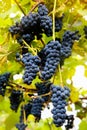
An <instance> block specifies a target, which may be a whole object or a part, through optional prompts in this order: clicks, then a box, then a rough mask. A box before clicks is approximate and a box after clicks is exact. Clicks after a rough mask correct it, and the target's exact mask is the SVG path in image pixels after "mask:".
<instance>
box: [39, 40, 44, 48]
mask: <svg viewBox="0 0 87 130" xmlns="http://www.w3.org/2000/svg"><path fill="white" fill-rule="evenodd" d="M40 41H41V43H42V44H43V46H44V47H45V43H44V41H43V39H40Z"/></svg>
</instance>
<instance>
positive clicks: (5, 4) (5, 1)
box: [0, 0, 11, 13]
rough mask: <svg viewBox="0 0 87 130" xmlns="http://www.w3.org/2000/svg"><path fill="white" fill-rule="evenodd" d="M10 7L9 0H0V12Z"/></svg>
mask: <svg viewBox="0 0 87 130" xmlns="http://www.w3.org/2000/svg"><path fill="white" fill-rule="evenodd" d="M10 7H11V0H1V1H0V12H2V13H3V12H5V11H7V10H8V9H9V8H10Z"/></svg>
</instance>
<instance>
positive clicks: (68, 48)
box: [60, 31, 80, 65]
mask: <svg viewBox="0 0 87 130" xmlns="http://www.w3.org/2000/svg"><path fill="white" fill-rule="evenodd" d="M79 38H80V35H79V34H78V31H75V32H71V31H65V33H64V35H63V38H62V45H61V49H60V57H61V62H60V64H61V65H63V63H64V60H65V59H66V58H68V57H69V56H71V53H72V47H73V44H74V41H75V40H79Z"/></svg>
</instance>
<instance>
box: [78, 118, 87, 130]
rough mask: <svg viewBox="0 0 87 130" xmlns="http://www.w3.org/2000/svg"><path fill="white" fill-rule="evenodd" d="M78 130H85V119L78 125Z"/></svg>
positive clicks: (86, 127)
mask: <svg viewBox="0 0 87 130" xmlns="http://www.w3.org/2000/svg"><path fill="white" fill-rule="evenodd" d="M79 130H87V118H85V119H83V120H82V121H81V123H80V125H79Z"/></svg>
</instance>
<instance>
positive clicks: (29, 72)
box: [0, 4, 80, 130]
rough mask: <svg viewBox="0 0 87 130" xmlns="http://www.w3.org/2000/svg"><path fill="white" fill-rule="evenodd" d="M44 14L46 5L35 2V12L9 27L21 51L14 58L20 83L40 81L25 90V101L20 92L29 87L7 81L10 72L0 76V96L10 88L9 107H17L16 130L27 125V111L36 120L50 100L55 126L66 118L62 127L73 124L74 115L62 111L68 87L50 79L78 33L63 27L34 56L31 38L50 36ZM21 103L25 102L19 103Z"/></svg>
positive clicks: (60, 19) (57, 20)
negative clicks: (21, 70) (19, 68)
mask: <svg viewBox="0 0 87 130" xmlns="http://www.w3.org/2000/svg"><path fill="white" fill-rule="evenodd" d="M48 14H49V11H48V9H47V8H46V6H45V5H44V4H39V5H38V7H37V12H30V13H29V14H28V15H26V16H23V17H22V19H21V21H20V22H16V23H15V25H13V26H11V27H10V28H9V32H10V33H11V36H12V37H13V38H14V37H15V38H16V40H17V43H18V44H19V45H20V46H21V51H20V52H21V53H17V54H16V60H17V62H19V63H21V64H22V65H23V67H24V73H23V77H22V79H23V83H24V84H27V85H28V86H30V85H32V83H33V81H34V80H35V79H36V78H38V79H39V80H40V82H37V83H35V87H36V90H35V92H32V94H30V93H28V96H29V100H28V101H26V99H25V96H24V94H25V93H26V92H29V91H30V90H29V88H24V87H21V86H20V85H19V86H18V87H17V88H15V87H14V86H13V85H12V84H11V81H10V77H11V76H10V75H11V74H10V73H5V74H1V75H0V95H2V96H4V95H5V93H6V90H7V89H8V86H9V87H11V89H12V90H11V91H10V92H11V94H10V96H9V100H10V108H11V109H12V110H13V111H15V112H17V110H18V108H19V107H20V106H21V112H20V120H19V123H18V124H16V127H17V128H18V130H25V128H26V127H27V124H25V122H24V119H25V118H26V120H27V118H28V116H29V115H30V114H32V115H33V116H34V117H35V121H39V120H40V119H41V111H42V110H43V109H44V108H45V107H46V105H45V104H47V105H48V104H49V103H50V102H52V104H53V109H52V111H51V112H52V115H53V123H54V124H55V126H56V127H60V126H62V125H63V124H64V123H65V121H67V122H68V124H67V125H66V126H65V127H66V128H67V130H69V129H70V128H72V127H73V120H74V117H73V116H72V115H71V116H68V115H67V114H66V106H67V99H68V98H69V96H70V89H69V88H68V87H67V86H64V87H63V86H61V85H58V86H55V85H54V83H53V82H52V80H51V79H52V78H53V76H54V75H55V73H56V70H57V69H58V65H59V66H60V67H62V66H63V65H64V61H65V59H66V58H68V57H69V56H71V54H72V47H73V44H74V41H75V40H79V38H80V35H79V32H78V31H73V32H72V31H69V30H66V31H65V32H64V34H63V36H62V38H59V37H56V39H55V40H50V41H49V42H48V43H45V46H43V47H42V48H41V49H40V50H39V51H37V54H36V53H35V55H34V54H33V53H32V52H31V51H30V50H29V48H31V46H32V41H33V40H37V41H38V40H42V38H43V34H44V35H45V36H46V37H52V35H53V34H52V32H53V19H52V17H51V16H49V15H48ZM63 17H64V15H62V16H61V17H55V32H59V31H60V30H61V29H62V26H63ZM26 45H27V46H26ZM28 47H29V48H28ZM15 85H16V84H15ZM35 93H36V94H37V95H36V96H35ZM22 102H25V104H24V105H23V106H22ZM24 113H25V114H24Z"/></svg>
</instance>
